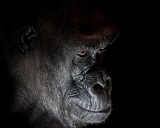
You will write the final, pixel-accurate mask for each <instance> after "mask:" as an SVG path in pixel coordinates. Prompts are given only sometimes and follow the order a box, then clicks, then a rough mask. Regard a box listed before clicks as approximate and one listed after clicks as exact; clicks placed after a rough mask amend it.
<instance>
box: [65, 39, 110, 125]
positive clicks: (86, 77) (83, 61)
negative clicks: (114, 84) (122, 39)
mask: <svg viewBox="0 0 160 128" xmlns="http://www.w3.org/2000/svg"><path fill="white" fill-rule="evenodd" d="M93 42H94V41H93ZM93 42H92V43H93ZM97 45H99V46H96V47H86V46H85V48H83V47H81V48H80V49H77V50H75V51H74V53H73V54H74V57H73V60H72V62H71V64H72V65H71V68H72V69H71V83H70V84H69V85H70V86H68V87H67V89H66V91H65V105H66V106H67V108H68V109H69V111H70V113H71V116H72V118H73V119H74V118H75V119H77V120H80V121H82V122H86V123H99V122H102V121H104V120H105V118H106V117H107V116H108V115H109V113H110V111H111V99H110V95H111V77H110V76H109V74H107V73H106V71H105V69H104V68H103V67H102V65H101V60H100V59H103V54H105V53H104V52H105V50H106V47H107V43H106V42H100V43H99V44H97Z"/></svg>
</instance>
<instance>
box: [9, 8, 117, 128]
mask: <svg viewBox="0 0 160 128" xmlns="http://www.w3.org/2000/svg"><path fill="white" fill-rule="evenodd" d="M95 14H96V15H97V14H101V12H100V11H99V10H98V11H97V13H95ZM101 16H102V17H103V14H101ZM71 19H72V20H63V22H62V21H61V22H57V21H56V20H55V19H54V18H53V15H52V13H50V12H43V13H42V14H41V15H40V16H38V18H37V19H36V23H35V25H34V26H25V27H24V28H23V29H20V30H19V31H18V34H17V36H15V38H13V40H12V41H13V43H8V44H7V46H6V48H7V52H6V55H7V61H8V65H9V69H10V73H11V76H12V77H13V79H14V81H15V85H16V86H15V87H14V88H15V92H14V98H13V101H14V102H13V105H12V106H13V107H12V108H13V111H14V113H17V112H18V113H19V112H22V113H27V114H25V116H26V117H27V120H28V122H29V124H31V125H33V126H34V127H38V128H45V127H47V128H52V127H54V128H59V127H67V128H68V127H71V128H74V127H78V126H80V125H86V124H88V123H92V124H93V123H100V122H103V121H105V119H106V118H107V117H108V115H109V114H110V112H111V88H112V87H111V86H112V85H111V77H110V75H109V73H108V72H107V71H106V69H105V68H106V67H105V65H104V60H105V54H106V51H107V46H108V45H109V44H111V43H112V42H113V41H114V40H115V39H116V38H117V36H118V30H117V28H116V27H115V26H114V25H112V24H110V23H108V24H104V23H102V24H101V25H99V24H100V23H101V21H100V20H99V21H98V22H100V23H98V25H97V22H96V23H94V22H89V21H88V19H87V20H85V19H83V20H79V17H78V18H75V19H74V20H73V18H71ZM102 19H104V18H102ZM77 21H78V22H77ZM95 21H97V20H95ZM86 26H88V27H86ZM105 61H106V60H105Z"/></svg>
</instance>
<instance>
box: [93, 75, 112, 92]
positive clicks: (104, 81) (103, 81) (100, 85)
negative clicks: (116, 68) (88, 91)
mask: <svg viewBox="0 0 160 128" xmlns="http://www.w3.org/2000/svg"><path fill="white" fill-rule="evenodd" d="M110 83H111V77H109V76H107V75H106V74H105V73H104V72H102V73H101V74H100V75H98V78H97V82H96V84H94V85H93V89H94V90H95V91H98V92H102V91H108V88H109V86H110Z"/></svg>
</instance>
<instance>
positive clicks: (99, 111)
mask: <svg viewBox="0 0 160 128" xmlns="http://www.w3.org/2000/svg"><path fill="white" fill-rule="evenodd" d="M78 107H79V108H80V109H82V110H83V111H87V112H91V113H108V112H110V111H111V106H109V107H107V108H105V109H103V110H98V111H97V110H95V111H94V110H88V109H85V108H83V107H81V106H78Z"/></svg>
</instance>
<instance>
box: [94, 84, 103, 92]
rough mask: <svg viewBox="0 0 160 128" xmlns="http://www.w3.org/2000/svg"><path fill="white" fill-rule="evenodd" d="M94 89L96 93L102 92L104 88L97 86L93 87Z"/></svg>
mask: <svg viewBox="0 0 160 128" xmlns="http://www.w3.org/2000/svg"><path fill="white" fill-rule="evenodd" d="M93 89H94V90H95V91H102V90H103V86H102V85H100V84H95V85H94V86H93Z"/></svg>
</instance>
